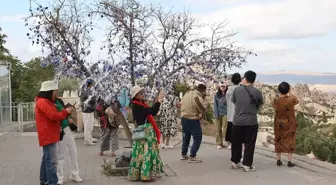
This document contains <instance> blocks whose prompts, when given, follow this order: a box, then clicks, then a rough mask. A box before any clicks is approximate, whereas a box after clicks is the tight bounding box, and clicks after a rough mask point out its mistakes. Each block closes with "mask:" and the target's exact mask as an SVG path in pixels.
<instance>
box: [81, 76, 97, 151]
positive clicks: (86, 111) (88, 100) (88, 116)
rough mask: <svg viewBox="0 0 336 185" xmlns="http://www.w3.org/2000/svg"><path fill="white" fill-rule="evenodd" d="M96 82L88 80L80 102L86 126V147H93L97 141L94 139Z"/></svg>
mask: <svg viewBox="0 0 336 185" xmlns="http://www.w3.org/2000/svg"><path fill="white" fill-rule="evenodd" d="M93 86H94V81H93V80H91V79H88V80H87V81H86V83H85V84H84V86H83V89H82V92H81V95H80V100H81V103H82V115H83V125H84V145H87V146H92V145H94V142H96V141H97V139H95V138H93V137H92V131H93V123H94V111H95V97H94V96H93V94H92V88H93Z"/></svg>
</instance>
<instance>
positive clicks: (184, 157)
mask: <svg viewBox="0 0 336 185" xmlns="http://www.w3.org/2000/svg"><path fill="white" fill-rule="evenodd" d="M188 159H189V156H187V155H182V156H181V161H185V160H188Z"/></svg>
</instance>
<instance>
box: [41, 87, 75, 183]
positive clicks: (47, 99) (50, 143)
mask: <svg viewBox="0 0 336 185" xmlns="http://www.w3.org/2000/svg"><path fill="white" fill-rule="evenodd" d="M57 97H58V87H57V84H56V83H54V82H53V81H45V82H42V85H41V89H40V91H39V94H38V95H37V97H36V106H35V120H36V129H37V135H38V140H39V145H40V146H41V147H43V157H42V162H41V169H40V184H43V185H45V184H48V185H56V184H57V182H58V178H57V147H56V143H57V142H59V141H60V140H62V139H63V138H62V137H63V133H62V132H61V125H60V122H61V121H62V120H64V119H66V118H67V117H68V115H70V114H71V112H72V111H73V107H68V108H66V109H63V110H62V111H58V110H57V108H56V106H55V104H54V101H55V99H56V98H57Z"/></svg>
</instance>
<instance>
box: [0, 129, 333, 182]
mask: <svg viewBox="0 0 336 185" xmlns="http://www.w3.org/2000/svg"><path fill="white" fill-rule="evenodd" d="M121 144H126V143H124V142H121ZM77 146H78V154H79V165H80V174H81V176H82V178H83V179H84V182H83V183H82V184H83V185H93V184H95V185H110V184H111V185H112V184H113V185H115V184H120V185H127V184H138V183H140V184H142V183H141V182H129V181H127V180H126V179H125V178H110V179H109V178H107V177H104V176H103V175H101V172H100V170H101V167H100V165H101V164H102V157H100V156H98V155H97V152H98V146H94V147H85V146H83V142H82V140H77ZM179 153H180V147H178V148H175V149H165V150H163V151H162V153H161V155H162V158H163V159H164V162H166V163H167V164H168V166H169V167H170V169H172V170H173V171H174V172H175V173H176V174H177V176H171V177H165V176H164V177H162V179H160V180H158V181H157V182H155V183H153V184H160V185H165V184H167V185H168V184H181V185H182V184H183V185H189V184H200V185H203V184H210V185H211V184H223V183H224V184H228V185H241V184H249V185H269V184H272V185H278V184H279V185H280V184H281V185H283V184H295V185H316V184H330V185H331V184H336V178H335V177H332V176H328V175H327V174H320V173H314V172H311V171H308V170H305V169H302V168H298V167H296V168H291V169H290V168H287V167H285V166H284V167H277V166H275V162H274V160H273V159H271V158H267V157H265V156H262V155H258V154H256V155H255V165H256V166H257V169H258V170H257V171H256V172H251V173H244V172H242V171H240V170H237V171H235V170H231V169H230V161H229V156H230V153H229V151H228V150H217V149H215V147H214V146H211V145H206V144H203V145H202V147H201V150H200V153H199V156H200V157H201V158H202V159H203V160H204V163H202V164H188V163H185V162H181V161H179ZM40 160H41V149H40V148H39V147H38V145H37V137H36V136H35V134H30V133H23V134H18V133H8V134H5V135H2V136H0V185H8V184H15V185H35V184H36V185H37V184H39V181H38V179H39V178H38V174H39V163H40ZM66 171H69V170H68V166H66ZM167 172H168V174H170V175H172V174H173V173H172V172H171V171H169V170H167ZM66 184H69V185H73V184H75V183H73V182H70V181H68V182H66Z"/></svg>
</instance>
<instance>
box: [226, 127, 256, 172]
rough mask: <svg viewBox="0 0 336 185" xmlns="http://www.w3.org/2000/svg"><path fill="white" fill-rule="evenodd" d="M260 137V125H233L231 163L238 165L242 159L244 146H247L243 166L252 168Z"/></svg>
mask: <svg viewBox="0 0 336 185" xmlns="http://www.w3.org/2000/svg"><path fill="white" fill-rule="evenodd" d="M257 135H258V125H251V126H236V125H232V145H231V161H232V162H234V163H235V164H238V163H239V162H240V160H241V158H242V144H243V143H244V144H245V151H244V158H243V165H245V166H252V164H253V157H254V150H255V144H256V141H257Z"/></svg>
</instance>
